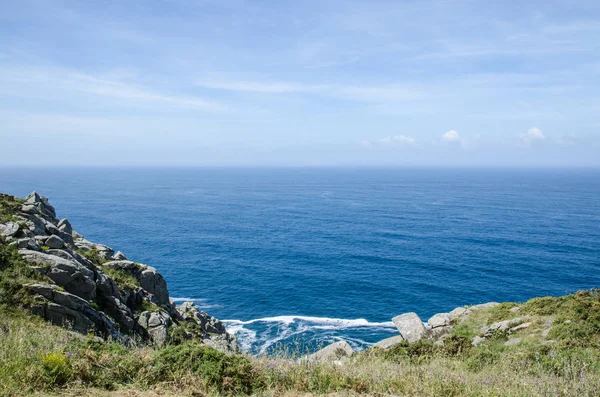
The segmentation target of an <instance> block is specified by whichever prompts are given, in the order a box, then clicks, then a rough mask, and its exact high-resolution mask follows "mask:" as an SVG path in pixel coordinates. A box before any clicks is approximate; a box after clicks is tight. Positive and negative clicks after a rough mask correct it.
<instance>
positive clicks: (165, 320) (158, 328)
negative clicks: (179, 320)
mask: <svg viewBox="0 0 600 397" xmlns="http://www.w3.org/2000/svg"><path fill="white" fill-rule="evenodd" d="M171 323H172V321H171V317H170V316H169V313H167V312H165V311H162V310H161V311H157V312H148V311H146V312H142V313H141V314H140V315H139V316H138V324H139V325H140V326H141V327H142V328H144V329H145V330H146V331H147V332H148V335H149V336H150V340H151V341H152V343H154V344H155V345H157V346H163V345H164V344H165V343H167V342H168V340H169V327H170V326H171Z"/></svg>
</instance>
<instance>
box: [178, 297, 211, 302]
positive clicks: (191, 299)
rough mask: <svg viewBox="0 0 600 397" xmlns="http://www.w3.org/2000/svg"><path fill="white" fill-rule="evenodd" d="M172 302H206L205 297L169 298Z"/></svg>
mask: <svg viewBox="0 0 600 397" xmlns="http://www.w3.org/2000/svg"><path fill="white" fill-rule="evenodd" d="M171 300H172V301H173V302H206V301H207V300H208V299H206V298H171Z"/></svg>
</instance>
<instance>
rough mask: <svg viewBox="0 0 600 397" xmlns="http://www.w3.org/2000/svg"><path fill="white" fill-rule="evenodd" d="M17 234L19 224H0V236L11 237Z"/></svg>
mask: <svg viewBox="0 0 600 397" xmlns="http://www.w3.org/2000/svg"><path fill="white" fill-rule="evenodd" d="M18 232H19V224H18V223H16V222H7V223H4V224H0V236H2V237H13V236H14V235H15V234H17V233H18Z"/></svg>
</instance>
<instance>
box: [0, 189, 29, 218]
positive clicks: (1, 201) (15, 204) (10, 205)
mask: <svg viewBox="0 0 600 397" xmlns="http://www.w3.org/2000/svg"><path fill="white" fill-rule="evenodd" d="M24 202H25V200H22V199H20V198H17V197H13V196H9V195H8V194H2V193H0V223H5V222H8V221H11V220H14V217H15V214H16V213H17V212H18V211H19V208H20V207H21V205H22V204H23V203H24Z"/></svg>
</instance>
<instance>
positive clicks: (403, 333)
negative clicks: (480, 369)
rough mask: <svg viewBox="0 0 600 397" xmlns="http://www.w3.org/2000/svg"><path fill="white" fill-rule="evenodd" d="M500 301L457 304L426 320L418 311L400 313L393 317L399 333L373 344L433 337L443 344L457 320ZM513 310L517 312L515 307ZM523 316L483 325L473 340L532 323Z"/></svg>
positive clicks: (380, 345)
mask: <svg viewBox="0 0 600 397" xmlns="http://www.w3.org/2000/svg"><path fill="white" fill-rule="evenodd" d="M498 305H499V303H497V302H488V303H482V304H479V305H474V306H470V307H468V308H466V307H457V308H456V309H454V310H452V311H451V312H449V313H437V314H434V315H433V316H431V318H430V319H429V320H427V323H423V322H422V321H421V319H420V318H419V316H418V315H417V314H416V313H404V314H401V315H399V316H396V317H394V318H393V319H392V322H393V323H394V325H395V326H396V328H397V329H398V332H399V334H400V335H396V336H392V337H390V338H386V339H383V340H381V341H379V342H377V343H376V344H375V345H374V347H378V348H382V349H389V348H391V347H393V346H395V345H397V344H399V343H402V342H404V341H406V342H408V343H414V342H417V341H419V340H422V339H425V340H430V341H433V342H434V343H436V344H443V341H444V340H445V339H446V338H447V337H448V336H449V335H450V334H451V333H452V330H453V328H454V326H455V325H456V324H459V323H461V322H462V321H464V320H465V319H466V318H468V317H469V316H470V315H471V314H472V313H474V312H477V311H479V310H484V309H490V308H493V307H495V306H498ZM511 311H513V312H516V310H511ZM524 319H527V318H526V317H524V318H523V319H521V318H516V319H512V320H508V321H503V322H498V323H494V324H492V325H490V326H488V327H484V328H482V329H481V335H479V336H477V337H476V338H475V339H474V340H473V344H474V345H476V344H479V343H481V342H483V341H485V340H486V338H487V337H489V336H490V335H491V334H492V333H494V332H497V331H500V332H507V333H512V332H515V331H518V330H520V329H524V328H527V327H528V326H529V323H525V322H524Z"/></svg>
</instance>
